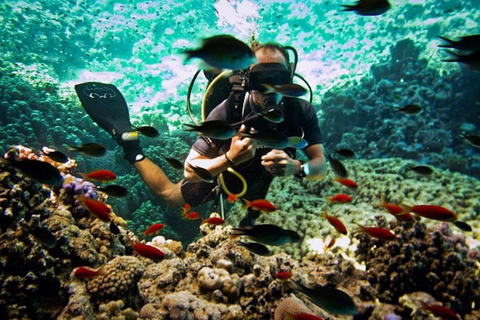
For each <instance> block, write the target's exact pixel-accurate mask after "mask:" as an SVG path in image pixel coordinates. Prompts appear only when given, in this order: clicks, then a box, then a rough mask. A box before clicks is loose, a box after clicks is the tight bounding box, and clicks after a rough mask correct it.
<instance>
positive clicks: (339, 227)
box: [323, 210, 347, 235]
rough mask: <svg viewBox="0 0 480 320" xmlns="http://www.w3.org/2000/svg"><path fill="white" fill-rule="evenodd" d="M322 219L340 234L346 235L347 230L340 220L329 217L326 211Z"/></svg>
mask: <svg viewBox="0 0 480 320" xmlns="http://www.w3.org/2000/svg"><path fill="white" fill-rule="evenodd" d="M323 217H324V218H325V219H327V220H328V222H329V223H330V224H331V225H332V226H333V227H334V228H335V230H337V231H338V232H340V233H341V234H345V235H346V234H347V228H346V227H345V225H344V224H343V222H342V221H340V219H338V218H337V217H334V216H329V215H328V212H327V210H325V212H324V213H323Z"/></svg>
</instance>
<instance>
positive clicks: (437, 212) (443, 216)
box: [402, 204, 457, 221]
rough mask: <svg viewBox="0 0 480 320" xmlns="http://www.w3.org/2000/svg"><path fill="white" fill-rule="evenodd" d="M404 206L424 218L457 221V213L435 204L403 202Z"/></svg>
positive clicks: (406, 209)
mask: <svg viewBox="0 0 480 320" xmlns="http://www.w3.org/2000/svg"><path fill="white" fill-rule="evenodd" d="M402 207H403V209H404V210H405V211H408V212H413V213H415V214H416V215H419V216H422V217H424V218H428V219H432V220H439V221H455V220H457V215H456V214H455V213H453V212H452V211H450V210H448V209H447V208H444V207H440V206H433V205H427V204H423V205H417V206H412V207H409V206H406V205H403V204H402Z"/></svg>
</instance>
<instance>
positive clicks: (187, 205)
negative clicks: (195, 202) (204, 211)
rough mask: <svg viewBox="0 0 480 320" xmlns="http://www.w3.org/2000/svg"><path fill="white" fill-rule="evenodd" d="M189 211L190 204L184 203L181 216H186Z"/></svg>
mask: <svg viewBox="0 0 480 320" xmlns="http://www.w3.org/2000/svg"><path fill="white" fill-rule="evenodd" d="M188 211H190V203H185V207H184V208H183V214H186V213H187V212H188Z"/></svg>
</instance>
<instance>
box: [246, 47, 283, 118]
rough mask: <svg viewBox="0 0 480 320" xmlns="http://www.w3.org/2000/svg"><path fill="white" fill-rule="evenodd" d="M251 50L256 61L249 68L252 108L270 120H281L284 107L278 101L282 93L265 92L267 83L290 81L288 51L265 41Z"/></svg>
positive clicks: (274, 83)
mask: <svg viewBox="0 0 480 320" xmlns="http://www.w3.org/2000/svg"><path fill="white" fill-rule="evenodd" d="M253 51H254V52H255V56H256V57H257V60H258V63H257V64H255V65H253V66H252V67H251V68H250V72H249V90H250V96H251V104H252V106H251V107H252V110H253V111H254V112H255V113H260V114H262V115H263V117H264V118H265V119H266V120H268V121H271V122H275V123H278V122H282V121H283V117H284V109H283V108H284V107H283V104H281V103H280V101H281V100H282V97H283V96H282V95H281V94H279V93H276V92H272V93H268V94H267V93H266V89H267V88H266V87H265V86H264V84H268V85H282V84H288V83H291V81H292V76H291V71H290V64H289V61H288V53H287V52H286V50H285V49H284V48H283V47H282V46H280V45H277V44H272V43H267V44H264V45H259V46H256V47H255V48H254V49H253Z"/></svg>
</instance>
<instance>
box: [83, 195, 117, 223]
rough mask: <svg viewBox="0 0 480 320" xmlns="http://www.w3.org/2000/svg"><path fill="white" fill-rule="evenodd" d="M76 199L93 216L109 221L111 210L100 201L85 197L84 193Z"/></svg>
mask: <svg viewBox="0 0 480 320" xmlns="http://www.w3.org/2000/svg"><path fill="white" fill-rule="evenodd" d="M77 200H78V201H79V202H80V204H81V205H82V206H83V207H84V208H85V209H87V210H88V211H89V212H90V213H91V214H92V215H93V216H94V217H95V218H97V219H99V220H102V221H103V222H109V221H110V220H111V219H112V217H110V212H112V210H111V209H110V208H109V207H108V206H107V205H106V204H105V203H103V202H102V201H100V200H96V199H91V198H87V197H85V195H84V194H82V195H79V196H77Z"/></svg>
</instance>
